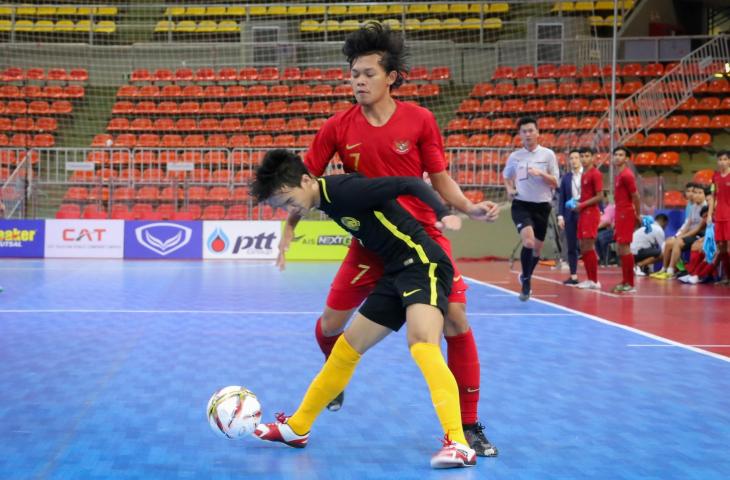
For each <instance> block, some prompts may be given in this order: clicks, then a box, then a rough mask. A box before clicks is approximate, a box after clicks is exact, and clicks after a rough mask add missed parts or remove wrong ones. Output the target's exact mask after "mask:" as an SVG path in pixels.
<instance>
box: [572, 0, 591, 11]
mask: <svg viewBox="0 0 730 480" xmlns="http://www.w3.org/2000/svg"><path fill="white" fill-rule="evenodd" d="M575 11H576V12H592V11H593V2H575Z"/></svg>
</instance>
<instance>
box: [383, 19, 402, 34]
mask: <svg viewBox="0 0 730 480" xmlns="http://www.w3.org/2000/svg"><path fill="white" fill-rule="evenodd" d="M382 23H383V25H387V26H389V27H390V29H391V30H393V31H394V32H397V31H400V30H402V29H403V26H402V25H401V23H400V20H398V19H397V18H386V19H385V20H383V22H382Z"/></svg>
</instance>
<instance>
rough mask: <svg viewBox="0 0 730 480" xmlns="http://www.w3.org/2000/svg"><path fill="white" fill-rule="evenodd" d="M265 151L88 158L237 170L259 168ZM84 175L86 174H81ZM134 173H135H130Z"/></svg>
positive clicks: (116, 153) (120, 153)
mask: <svg viewBox="0 0 730 480" xmlns="http://www.w3.org/2000/svg"><path fill="white" fill-rule="evenodd" d="M264 153H265V152H264V151H253V152H248V151H246V150H233V151H232V152H230V153H229V152H228V151H226V150H218V149H216V150H210V151H201V150H183V151H181V152H178V151H176V150H167V149H159V150H155V149H139V150H135V151H134V152H129V151H127V150H111V151H108V150H91V151H90V152H89V153H88V154H87V155H86V161H87V162H92V163H94V164H97V165H107V166H110V165H111V166H117V165H118V166H124V165H129V164H130V162H134V164H135V165H136V164H140V165H147V166H150V167H151V166H162V165H166V164H168V163H175V162H189V163H192V164H194V165H221V164H226V165H227V164H231V165H232V166H233V167H236V168H238V169H240V168H244V167H248V166H251V165H258V164H259V163H261V159H262V158H263V157H264ZM81 173H84V172H81ZM131 174H133V172H131Z"/></svg>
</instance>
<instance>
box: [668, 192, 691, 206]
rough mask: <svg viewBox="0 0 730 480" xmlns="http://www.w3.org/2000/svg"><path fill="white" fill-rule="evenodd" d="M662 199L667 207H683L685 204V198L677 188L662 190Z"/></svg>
mask: <svg viewBox="0 0 730 480" xmlns="http://www.w3.org/2000/svg"><path fill="white" fill-rule="evenodd" d="M663 200H664V201H663V204H664V207H668V208H683V207H684V206H685V205H687V199H686V198H684V195H683V194H682V192H680V191H678V190H670V191H667V192H664V198H663Z"/></svg>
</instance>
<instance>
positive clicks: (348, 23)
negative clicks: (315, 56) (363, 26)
mask: <svg viewBox="0 0 730 480" xmlns="http://www.w3.org/2000/svg"><path fill="white" fill-rule="evenodd" d="M358 28H360V22H359V21H358V20H343V21H341V22H340V31H342V32H354V31H355V30H357V29H358Z"/></svg>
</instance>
